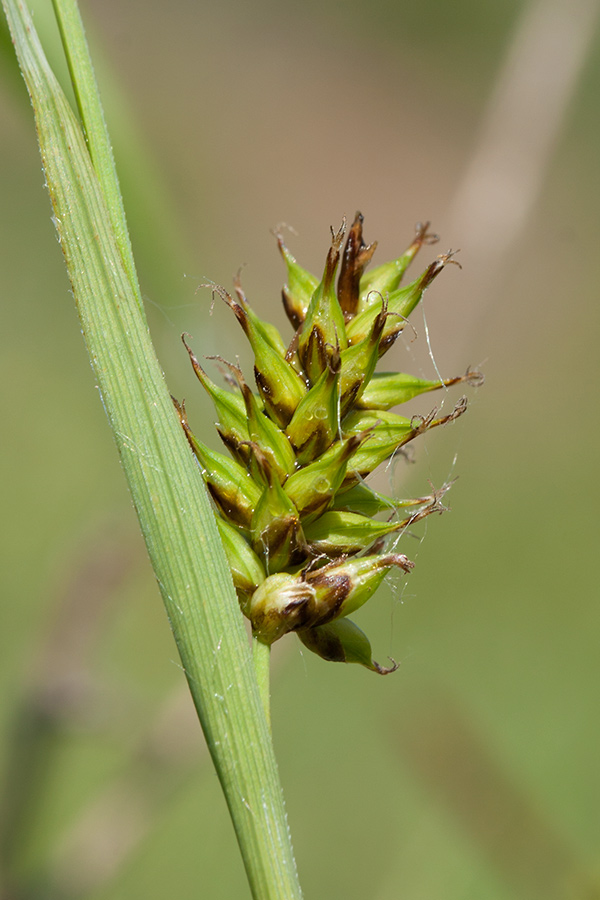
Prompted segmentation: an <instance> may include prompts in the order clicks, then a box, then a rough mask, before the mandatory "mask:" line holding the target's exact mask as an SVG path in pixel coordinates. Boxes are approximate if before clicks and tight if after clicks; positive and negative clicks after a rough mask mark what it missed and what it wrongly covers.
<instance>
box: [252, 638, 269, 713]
mask: <svg viewBox="0 0 600 900" xmlns="http://www.w3.org/2000/svg"><path fill="white" fill-rule="evenodd" d="M252 661H253V663H254V674H255V675H256V680H257V682H258V691H259V693H260V698H261V700H262V704H263V709H264V711H265V717H266V719H267V724H268V726H269V728H270V727H271V688H270V677H269V676H270V663H271V645H270V644H265V643H264V642H263V641H259V640H258V638H257V637H255V636H254V635H253V636H252Z"/></svg>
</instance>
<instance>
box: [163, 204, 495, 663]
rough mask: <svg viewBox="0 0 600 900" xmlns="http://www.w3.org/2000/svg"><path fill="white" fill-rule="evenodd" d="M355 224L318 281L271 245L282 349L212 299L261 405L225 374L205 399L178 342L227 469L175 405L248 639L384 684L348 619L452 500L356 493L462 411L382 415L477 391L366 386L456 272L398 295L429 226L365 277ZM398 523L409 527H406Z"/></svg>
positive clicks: (234, 369)
mask: <svg viewBox="0 0 600 900" xmlns="http://www.w3.org/2000/svg"><path fill="white" fill-rule="evenodd" d="M362 223H363V219H362V216H361V214H360V213H357V214H356V217H355V219H354V222H353V224H352V226H351V228H350V229H349V231H348V236H347V238H346V242H345V245H344V246H343V249H342V245H343V243H344V237H345V231H346V229H345V225H342V227H341V228H340V229H339V231H337V232H332V241H331V246H330V248H329V251H328V254H327V258H326V262H325V269H324V272H323V276H322V278H321V280H320V281H319V280H318V279H317V278H315V276H314V275H312V274H310V273H309V272H307V271H306V270H304V269H303V268H301V266H299V265H298V263H297V262H296V260H295V258H294V257H293V256H292V254H291V253H290V252H289V250H288V248H287V247H286V246H285V244H284V242H283V238H282V236H281V235H280V234H277V241H278V245H279V249H280V251H281V254H282V256H283V258H284V260H285V263H286V266H287V283H286V285H285V286H284V288H283V304H284V308H285V311H286V313H287V315H288V318H289V319H290V322H291V323H292V326H293V327H294V329H295V333H294V335H293V338H292V340H291V342H290V343H289V344H286V343H285V342H284V340H283V339H282V337H281V335H280V334H279V332H278V331H277V329H276V328H275V327H274V326H273V325H271V324H270V323H268V322H264V321H262V320H261V319H259V318H258V316H257V315H256V314H255V312H254V311H253V310H252V308H251V306H250V305H249V303H248V301H247V299H246V297H245V295H244V292H243V290H242V288H241V285H240V283H239V280H236V282H235V297H233V296H231V295H230V294H228V293H227V291H225V290H224V289H223V288H221V287H217V288H215V290H216V292H217V293H218V294H219V296H220V297H221V298H222V299H223V300H224V301H225V302H226V303H227V304H228V306H229V307H230V308H231V310H232V312H233V313H234V315H235V317H236V318H237V320H238V322H239V323H240V325H241V326H242V328H243V330H244V333H245V334H246V337H247V338H248V340H249V342H250V345H251V347H252V351H253V353H254V376H255V381H256V386H257V389H258V390H257V392H253V391H252V390H251V388H250V387H249V385H248V384H247V382H246V380H245V379H244V376H243V374H242V372H241V370H240V369H239V367H238V366H234V365H231V364H230V363H225V365H226V366H227V367H228V369H229V370H230V377H229V378H228V380H229V381H230V382H231V383H233V384H235V385H237V388H238V390H237V391H229V390H225V389H223V388H220V387H218V386H217V385H216V384H214V383H213V382H212V381H211V379H210V378H209V377H208V375H207V374H206V372H205V371H204V369H203V368H202V366H201V365H200V363H199V362H198V360H197V358H196V357H195V355H194V353H193V351H192V350H191V348H190V347H189V345H188V343H187V342H186V340H185V336H184V338H183V342H184V344H185V346H186V349H187V351H188V353H189V356H190V360H191V362H192V366H193V368H194V371H195V372H196V375H197V377H198V379H199V381H200V382H201V384H202V385H203V387H204V388H205V389H206V391H207V392H208V394H209V395H210V397H211V399H212V400H213V402H214V405H215V409H216V411H217V416H218V420H219V421H218V424H217V430H218V432H219V434H220V436H221V438H222V440H223V443H224V444H225V446H226V447H227V449H228V451H229V453H230V455H226V454H222V453H218V452H215V451H213V450H210V449H209V448H208V447H207V446H205V445H204V444H203V443H201V442H200V441H199V440H197V439H196V437H195V436H194V435H193V433H192V431H191V429H190V426H189V424H188V421H187V417H186V413H185V409H184V407H183V405H179V404H177V403H176V405H177V409H178V411H179V415H180V419H181V423H182V426H183V428H184V430H185V433H186V435H187V438H188V441H189V443H190V446H191V448H192V450H193V451H194V453H195V455H196V457H197V459H198V462H199V464H200V469H201V472H202V475H203V477H204V481H205V483H206V486H207V488H208V490H209V493H210V495H211V497H212V499H213V501H214V508H215V514H216V517H217V523H218V527H219V531H220V535H221V539H222V541H223V545H224V548H225V551H226V554H227V557H228V559H229V562H230V566H231V571H232V575H233V581H234V584H235V587H236V590H237V593H238V597H239V601H240V605H241V608H242V610H243V612H244V614H245V615H246V616H247V617H248V618H249V619H250V621H251V623H252V628H253V632H254V635H255V637H257V639H258V640H260V641H262V642H264V643H267V644H271V643H272V642H273V641H276V640H277V639H278V638H280V637H282V636H283V635H284V634H287V633H288V632H291V631H294V632H296V633H297V635H298V637H299V638H300V640H301V641H302V642H303V644H304V645H305V646H306V647H308V648H309V649H310V650H313V651H314V652H315V653H317V654H318V655H319V656H322V657H323V658H324V659H328V660H333V661H339V662H355V663H359V664H360V665H363V666H366V667H367V668H368V669H371V670H372V671H375V672H379V673H381V674H385V673H387V672H390V671H393V669H394V668H395V666H392V667H391V668H387V669H386V668H383V667H381V666H380V665H379V664H378V663H376V662H375V661H374V660H373V659H372V656H371V647H370V644H369V641H368V639H367V638H366V636H365V635H364V634H363V632H362V631H361V630H360V629H359V628H358V627H357V626H356V625H355V624H354V623H353V622H351V621H350V620H349V619H347V618H346V617H347V615H348V614H349V613H352V612H354V610H356V609H358V608H359V607H360V606H362V605H363V603H365V602H366V601H367V600H368V599H369V598H370V597H371V596H372V594H373V593H374V591H375V590H376V588H377V587H378V586H379V584H380V583H381V582H382V580H383V579H384V577H385V576H386V574H387V573H388V572H389V571H391V570H392V569H394V568H395V569H399V570H400V571H402V572H404V573H407V572H410V570H411V568H412V567H413V563H412V562H411V561H410V560H409V559H407V557H406V556H404V554H401V553H397V552H395V550H394V549H393V548H395V545H396V543H397V540H398V537H399V536H400V535H401V534H402V533H403V532H404V531H405V530H406V529H407V528H408V527H409V526H410V525H411V524H413V523H414V522H416V521H418V520H419V519H422V518H424V517H425V516H427V515H430V514H431V513H432V512H440V511H442V510H443V508H444V507H443V506H442V505H441V502H440V500H441V497H442V495H443V493H444V491H445V489H446V488H443V489H442V490H440V491H434V492H433V493H432V494H431V495H430V496H427V497H420V498H418V499H414V500H396V499H393V498H391V497H386V496H384V495H382V494H379V493H377V492H375V491H373V490H372V489H371V488H370V487H369V486H368V485H367V484H366V483H365V480H364V479H365V478H366V476H368V475H369V474H370V473H371V472H372V471H373V470H374V469H375V468H377V466H379V465H380V464H381V463H383V462H385V461H386V460H389V459H390V457H392V456H393V455H394V454H395V453H396V452H397V451H398V450H399V449H400V448H402V447H404V446H405V445H406V444H407V443H408V442H409V441H412V440H414V439H415V438H416V437H418V435H420V434H423V433H424V432H426V431H429V430H430V429H431V428H434V427H436V426H438V425H444V424H446V423H447V422H451V421H454V420H455V419H456V418H458V416H460V415H461V414H462V413H463V412H464V411H465V409H466V399H465V398H464V397H462V398H461V399H460V400H459V401H458V402H457V403H456V405H455V407H454V409H453V410H452V412H450V413H449V414H447V415H444V416H441V417H438V416H437V410H433V411H432V412H428V413H427V414H426V415H422V416H412V417H411V418H407V417H404V416H401V415H398V414H396V413H393V412H390V409H391V408H392V407H394V406H397V405H399V404H401V403H404V402H406V401H408V400H411V399H413V398H414V397H416V396H418V395H420V394H424V393H426V392H429V391H433V390H436V389H439V388H442V387H449V386H450V385H453V384H457V383H460V382H466V383H469V384H472V385H477V384H479V383H481V380H482V378H481V375H480V374H479V373H478V372H474V371H471V370H467V372H466V374H465V375H462V376H459V377H457V378H450V379H447V380H445V381H427V380H424V379H419V378H416V377H413V376H411V375H407V374H404V373H396V372H376V371H375V368H376V365H377V363H378V360H379V358H380V357H381V356H383V354H384V353H385V352H386V351H387V350H388V349H389V348H390V347H391V346H392V344H393V343H394V341H395V340H396V338H397V337H398V335H399V334H400V333H401V332H402V330H403V329H404V328H405V326H406V324H407V317H408V316H409V315H410V313H411V312H412V311H413V310H414V308H415V307H416V306H417V304H418V303H419V301H420V300H421V297H422V296H423V293H424V291H425V290H426V288H427V287H428V286H429V285H430V284H431V282H432V281H433V280H434V279H435V278H436V277H437V275H439V273H440V272H441V271H442V269H443V268H444V267H445V266H446V264H447V263H449V262H451V261H453V260H452V253H448V254H445V255H441V256H438V257H437V258H436V259H435V260H434V261H433V262H432V263H430V265H429V266H428V267H427V268H426V269H425V271H424V272H423V273H422V274H421V275H420V276H419V277H418V278H416V279H415V280H414V281H412V282H411V283H409V284H407V285H406V286H402V285H401V282H402V278H403V276H404V274H405V272H406V269H407V268H408V266H409V264H410V263H411V262H412V260H413V259H414V257H415V256H416V255H417V253H418V251H419V249H420V248H421V247H422V246H423V245H424V244H431V243H433V242H434V241H435V240H437V238H436V237H435V236H434V235H430V234H429V233H428V231H427V225H418V226H417V228H416V233H415V238H414V240H413V242H412V243H411V244H410V246H409V247H408V249H407V250H406V251H405V252H404V253H403V254H402V255H401V256H400V257H398V259H395V260H392V261H391V262H389V263H385V264H384V265H381V266H378V267H377V268H375V269H372V270H371V272H370V273H369V272H366V271H365V269H366V267H367V265H368V263H369V262H370V260H371V258H372V256H373V253H374V251H375V247H376V244H371V245H369V246H367V245H366V244H365V243H364V241H363V234H362ZM340 257H341V267H340V273H339V276H338V279H337V284H336V273H337V270H338V266H339V262H340ZM222 362H225V361H224V360H222ZM406 508H408V509H409V511H410V512H409V515H408V516H407V515H406V514H404V515H400V510H405V509H406ZM377 514H382V515H383V518H374V516H376V515H377Z"/></svg>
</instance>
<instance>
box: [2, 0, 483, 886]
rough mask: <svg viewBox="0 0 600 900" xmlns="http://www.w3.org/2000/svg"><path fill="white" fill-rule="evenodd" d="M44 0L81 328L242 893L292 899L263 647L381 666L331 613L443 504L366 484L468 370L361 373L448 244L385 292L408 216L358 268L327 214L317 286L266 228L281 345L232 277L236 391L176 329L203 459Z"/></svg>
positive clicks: (55, 154)
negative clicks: (391, 256)
mask: <svg viewBox="0 0 600 900" xmlns="http://www.w3.org/2000/svg"><path fill="white" fill-rule="evenodd" d="M53 5H54V9H55V13H56V18H57V22H58V25H59V29H60V32H61V36H62V40H63V46H64V50H65V55H66V59H67V63H68V66H69V72H70V76H71V81H72V85H73V90H74V96H75V100H76V109H73V108H72V107H71V106H70V104H69V102H68V100H67V99H66V97H65V94H64V92H63V90H62V88H61V86H60V85H59V83H58V81H57V79H56V77H55V76H54V73H53V72H52V70H51V67H50V66H49V64H48V61H47V59H46V57H45V55H44V51H43V48H42V46H41V44H40V41H39V39H38V36H37V34H36V32H35V29H34V26H33V23H32V20H31V17H30V14H29V12H28V10H27V8H26V6H25V4H24V3H22V2H21V0H3V6H4V10H5V13H6V16H7V19H8V23H9V27H10V30H11V35H12V39H13V43H14V45H15V49H16V52H17V56H18V60H19V64H20V67H21V71H22V73H23V76H24V79H25V82H26V85H27V89H28V91H29V95H30V98H31V102H32V106H33V110H34V114H35V122H36V129H37V135H38V141H39V145H40V151H41V156H42V162H43V166H44V171H45V177H46V183H47V187H48V191H49V194H50V198H51V202H52V206H53V211H54V223H55V226H56V229H57V233H58V237H59V241H60V246H61V249H62V251H63V254H64V257H65V262H66V265H67V269H68V274H69V277H70V281H71V285H72V288H73V294H74V297H75V300H76V304H77V311H78V314H79V317H80V321H81V326H82V332H83V335H84V339H85V341H86V345H87V349H88V352H89V355H90V359H91V362H92V366H93V369H94V372H95V377H96V380H97V384H98V388H99V391H100V394H101V397H102V401H103V404H104V407H105V410H106V413H107V416H108V419H109V423H110V427H111V429H112V432H113V435H114V438H115V443H116V445H117V449H118V452H119V454H120V458H121V462H122V466H123V471H124V473H125V476H126V479H127V482H128V485H129V488H130V491H131V495H132V499H133V503H134V506H135V509H136V512H137V515H138V517H139V521H140V526H141V530H142V533H143V536H144V539H145V542H146V546H147V549H148V553H149V557H150V560H151V563H152V566H153V569H154V572H155V575H156V579H157V582H158V585H159V588H160V591H161V594H162V597H163V601H164V604H165V607H166V610H167V614H168V617H169V622H170V624H171V628H172V631H173V634H174V637H175V641H176V644H177V648H178V652H179V654H180V657H181V661H182V667H183V670H184V672H185V675H186V678H187V681H188V684H189V687H190V692H191V695H192V698H193V701H194V704H195V707H196V709H197V712H198V716H199V719H200V722H201V725H202V728H203V731H204V734H205V737H206V741H207V746H208V749H209V751H210V753H211V756H212V759H213V762H214V765H215V768H216V771H217V774H218V776H219V779H220V782H221V785H222V788H223V792H224V796H225V799H226V801H227V804H228V807H229V811H230V814H231V818H232V821H233V824H234V828H235V832H236V836H237V839H238V843H239V847H240V851H241V854H242V858H243V862H244V865H245V869H246V873H247V877H248V882H249V886H250V890H251V892H252V895H253V896H254V897H255V898H260V900H293V898H299V897H301V890H300V885H299V882H298V876H297V873H296V867H295V863H294V857H293V852H292V846H291V839H290V834H289V830H288V827H287V821H286V816H285V809H284V804H283V798H282V792H281V787H280V782H279V776H278V773H277V765H276V761H275V756H274V752H273V745H272V740H271V734H270V727H269V721H268V717H269V713H268V694H269V688H268V669H269V648H270V646H271V644H272V643H273V642H274V641H275V640H278V639H279V638H281V637H283V636H284V635H286V634H287V633H289V632H295V633H296V634H297V635H298V637H299V638H300V639H301V641H302V642H303V644H304V646H306V647H307V648H309V649H310V650H312V651H314V652H315V653H317V654H318V655H319V656H321V657H323V658H324V659H326V660H332V661H340V662H350V663H359V664H361V665H363V666H365V667H366V668H367V669H369V670H371V671H374V672H378V673H381V674H385V673H387V672H389V671H392V670H393V669H394V668H395V666H394V664H392V666H390V667H384V666H382V665H380V664H379V663H377V662H375V661H374V659H373V658H372V653H371V647H370V644H369V641H368V639H367V638H366V636H365V635H364V634H363V633H362V632H361V631H360V629H359V628H358V626H356V625H355V624H354V623H353V622H352V621H351V620H350V619H349V618H348V615H349V614H351V613H353V612H354V611H355V610H356V609H358V608H359V607H360V606H361V605H362V604H363V603H364V602H365V601H366V600H367V599H368V598H369V597H370V596H371V595H372V594H373V593H374V591H375V589H376V587H377V586H378V584H379V583H380V582H381V581H382V579H383V578H384V577H385V575H386V573H387V572H389V571H390V570H391V569H400V570H401V571H402V572H409V571H410V569H411V567H412V563H411V562H410V560H409V559H408V558H407V557H406V556H405V555H404V554H403V553H401V552H399V550H398V548H397V543H398V540H399V538H400V537H401V535H402V534H403V533H404V531H405V530H406V529H407V528H408V527H409V526H410V525H411V524H412V523H413V522H415V521H416V520H418V519H420V518H423V517H424V516H426V515H429V514H430V513H432V512H436V511H439V510H440V509H441V508H442V507H441V497H442V495H443V492H444V490H445V488H442V489H441V490H440V491H437V492H433V493H432V494H431V495H430V496H428V497H421V498H417V499H414V500H405V501H398V500H395V499H393V498H389V497H385V496H382V495H381V494H378V493H377V492H375V491H373V490H372V489H371V488H370V487H369V486H368V485H367V484H366V483H365V478H366V477H367V475H368V474H369V473H370V472H371V471H373V470H374V469H375V468H376V467H377V466H378V465H380V464H381V463H382V462H384V461H385V460H388V459H390V457H392V456H393V455H394V454H395V453H397V452H398V451H399V450H400V449H401V448H402V447H403V446H405V445H406V444H407V443H408V442H410V441H412V440H413V439H415V438H416V437H418V436H419V435H420V434H423V433H424V432H425V431H427V430H429V429H431V428H434V427H436V426H438V425H442V424H445V423H447V422H450V421H453V420H454V419H456V418H457V417H458V416H459V415H461V414H462V412H464V410H465V408H466V403H465V401H464V399H463V400H459V401H458V403H457V404H456V405H455V407H454V408H453V410H452V411H451V412H449V413H446V414H445V415H438V413H437V412H435V411H434V412H431V410H428V411H427V413H426V414H425V415H422V416H417V417H414V416H413V417H411V418H406V417H402V416H400V415H398V414H396V413H394V412H391V409H392V408H393V407H395V406H396V405H398V404H399V403H402V402H404V401H406V400H408V399H411V398H413V397H416V396H418V395H420V394H423V393H427V392H429V391H433V390H436V389H439V388H442V387H444V386H445V385H446V386H449V384H451V383H455V382H465V381H466V382H470V383H476V382H478V381H479V377H480V376H479V375H478V374H477V373H473V372H467V374H466V375H464V376H460V377H458V378H455V379H450V381H449V382H441V381H435V382H433V381H431V382H428V381H424V380H422V379H417V378H413V377H411V376H408V375H404V374H398V373H386V372H377V371H376V365H377V363H378V360H379V358H380V357H381V356H382V355H383V354H384V353H385V352H386V351H387V350H388V349H389V347H391V346H392V344H393V343H394V341H395V340H396V338H397V336H398V335H399V334H400V333H401V332H402V330H403V328H404V327H405V325H406V322H407V317H408V315H409V314H410V312H411V311H412V310H413V309H414V307H415V306H416V305H417V303H418V302H419V300H420V299H421V297H422V295H423V292H424V291H425V289H426V288H427V287H428V285H429V284H430V283H431V282H432V281H433V280H434V279H435V278H436V277H437V275H438V274H439V273H440V272H441V271H442V269H443V268H444V267H445V266H446V265H447V264H448V263H449V262H451V261H452V254H450V253H449V254H445V255H442V256H439V257H438V258H437V259H435V260H434V261H433V262H431V263H430V264H429V265H428V267H427V268H426V269H425V271H424V273H423V274H421V275H420V276H419V277H418V278H417V279H416V280H415V281H413V282H411V283H409V284H408V285H406V286H403V285H401V280H402V277H403V275H404V272H405V270H406V268H407V267H408V265H409V263H410V262H411V261H412V259H413V258H414V256H415V255H416V254H417V252H418V250H419V249H420V248H421V247H422V246H423V245H425V244H429V243H431V241H432V240H433V238H432V236H431V235H430V234H429V232H428V230H427V227H420V226H419V227H418V228H417V232H416V235H415V238H414V240H413V241H412V243H411V244H410V246H409V248H408V249H407V251H406V252H405V253H404V254H402V255H401V256H400V257H399V258H398V259H396V260H394V261H392V262H390V263H387V264H384V265H381V266H379V267H376V268H374V269H372V270H371V271H370V273H369V270H368V269H367V265H368V263H369V262H370V260H371V257H372V255H373V252H374V249H375V247H374V245H370V246H367V245H366V244H365V243H364V241H363V237H362V216H360V214H358V215H357V216H356V218H355V220H354V222H353V224H352V226H351V227H350V228H349V230H348V232H347V235H346V234H345V228H344V227H342V228H341V229H340V230H339V231H337V232H336V233H334V234H333V235H332V241H331V246H330V248H329V251H328V253H327V258H326V263H325V270H324V274H323V277H322V278H321V279H320V280H319V279H317V278H315V277H314V276H313V275H311V274H310V273H309V272H307V271H306V270H304V269H303V268H301V267H300V266H299V265H298V264H297V262H296V260H295V259H294V257H293V256H292V255H291V253H290V252H289V250H288V249H287V247H286V246H285V244H284V242H283V239H282V237H281V235H278V243H279V247H280V250H281V253H282V254H283V257H284V260H285V263H286V266H287V284H286V286H285V287H284V290H283V300H284V306H285V309H286V312H287V314H288V317H289V319H290V322H291V324H292V326H293V331H294V333H293V336H292V338H291V340H290V341H284V340H283V338H282V337H281V335H280V334H279V333H278V331H277V330H276V329H275V328H274V327H273V326H272V325H271V324H269V323H267V322H264V321H262V320H260V319H259V318H258V317H257V316H256V314H255V313H254V311H253V310H252V308H251V306H250V304H249V303H248V301H247V299H246V297H245V295H244V292H243V290H242V288H241V285H240V284H239V283H236V285H235V297H233V296H231V295H230V294H229V293H227V292H226V291H225V290H224V289H222V288H216V290H217V292H218V294H219V295H220V296H221V297H222V299H223V300H224V301H225V302H226V303H227V304H228V305H229V307H230V308H231V310H232V312H233V314H234V316H235V317H236V319H237V321H238V322H239V324H240V325H241V327H242V329H243V331H244V333H245V335H246V337H247V338H248V340H249V342H250V344H251V347H252V350H253V353H254V358H255V367H254V375H255V378H254V380H255V389H252V387H251V386H250V384H249V382H248V381H247V380H246V379H245V377H244V375H243V373H242V372H241V370H240V369H239V368H238V367H237V366H234V365H231V364H225V365H226V369H227V372H228V379H229V381H230V383H232V384H233V385H234V390H224V389H223V388H220V387H218V386H217V385H216V384H215V383H214V382H213V381H212V380H211V379H210V378H209V377H208V375H207V374H206V373H205V371H204V368H203V366H202V365H201V364H200V362H199V361H198V359H197V358H196V356H195V354H194V352H193V349H192V347H191V345H190V343H189V339H187V338H186V337H185V336H184V342H185V344H186V347H187V349H188V352H189V354H190V359H191V362H192V365H193V367H194V370H195V372H196V375H197V377H198V379H199V380H200V381H201V383H202V384H203V386H204V388H205V389H206V390H207V391H208V393H209V394H210V395H211V397H212V399H213V400H214V402H215V406H216V409H217V415H218V430H219V434H220V436H221V437H222V439H223V441H224V443H225V445H226V447H227V450H228V451H229V454H228V455H227V454H222V453H216V452H215V451H212V450H210V449H209V448H208V447H207V446H205V445H204V444H202V443H201V442H200V441H199V440H198V439H197V438H196V437H195V436H194V434H193V431H192V429H191V427H190V425H189V424H188V421H187V416H186V413H185V408H184V406H183V404H180V403H178V402H177V401H175V402H173V399H172V398H171V396H170V394H169V391H168V389H167V386H166V384H165V380H164V377H163V373H162V371H161V368H160V365H159V363H158V360H157V358H156V354H155V351H154V348H153V345H152V342H151V340H150V336H149V333H148V328H147V325H146V321H145V317H144V312H143V306H142V301H141V294H140V288H139V283H138V279H137V274H136V268H135V263H134V258H133V254H132V249H131V244H130V240H129V235H128V231H127V225H126V220H125V213H124V206H123V201H122V197H121V193H120V189H119V183H118V179H117V175H116V170H115V166H114V161H113V157H112V151H111V145H110V140H109V137H108V133H107V129H106V125H105V121H104V115H103V111H102V106H101V103H100V98H99V93H98V88H97V84H96V81H95V77H94V72H93V67H92V63H91V59H90V56H89V51H88V47H87V43H86V39H85V35H84V30H83V26H82V22H81V18H80V15H79V11H78V8H77V4H76V0H53ZM344 241H345V243H344ZM340 260H341V263H340ZM338 267H339V269H340V273H339V278H338V280H337V286H336V272H337V270H338ZM190 446H191V450H192V451H193V452H190ZM207 489H208V490H207ZM242 613H244V614H245V615H246V616H247V618H248V619H249V620H250V622H251V625H252V633H253V645H252V651H251V648H250V647H249V645H248V640H247V635H246V630H245V627H244V622H243V616H242Z"/></svg>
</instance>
